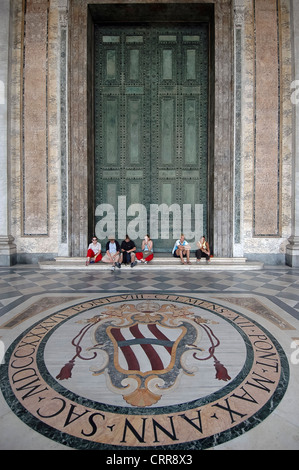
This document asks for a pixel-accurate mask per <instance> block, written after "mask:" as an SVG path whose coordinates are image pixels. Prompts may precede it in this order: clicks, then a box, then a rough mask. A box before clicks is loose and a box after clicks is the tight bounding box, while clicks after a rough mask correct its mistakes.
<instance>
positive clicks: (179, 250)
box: [172, 233, 191, 264]
mask: <svg viewBox="0 0 299 470" xmlns="http://www.w3.org/2000/svg"><path fill="white" fill-rule="evenodd" d="M172 254H173V256H174V257H175V258H181V263H182V264H185V263H184V259H183V258H184V257H187V263H188V264H191V262H190V245H189V243H188V242H187V240H185V235H184V234H183V233H182V235H181V238H180V239H179V240H177V241H176V242H175V244H174V247H173V250H172Z"/></svg>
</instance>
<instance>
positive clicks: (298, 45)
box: [286, 0, 299, 267]
mask: <svg viewBox="0 0 299 470" xmlns="http://www.w3.org/2000/svg"><path fill="white" fill-rule="evenodd" d="M291 31H292V48H293V84H292V86H293V87H294V93H293V94H292V103H293V181H292V186H293V197H292V205H293V207H292V214H293V217H292V235H291V237H290V238H289V245H287V248H286V264H287V265H289V266H293V267H299V127H298V126H299V94H298V88H299V3H298V1H297V0H291Z"/></svg>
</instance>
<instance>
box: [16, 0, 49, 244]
mask: <svg viewBox="0 0 299 470" xmlns="http://www.w3.org/2000/svg"><path fill="white" fill-rule="evenodd" d="M24 34H25V39H24V67H23V84H24V85H23V139H22V140H23V210H24V212H23V234H24V235H34V236H35V235H47V233H48V123H47V116H48V114H47V84H48V66H47V63H48V62H47V60H48V2H47V1H40V2H39V3H36V2H35V1H33V0H27V2H26V15H25V31H24Z"/></svg>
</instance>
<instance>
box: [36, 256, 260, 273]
mask: <svg viewBox="0 0 299 470" xmlns="http://www.w3.org/2000/svg"><path fill="white" fill-rule="evenodd" d="M85 261H86V258H82V257H62V256H60V257H57V258H55V260H53V261H40V262H39V267H40V269H49V270H93V271H111V265H109V264H105V263H102V262H100V263H91V264H90V265H89V266H85ZM263 267H264V264H263V263H260V262H254V261H251V262H249V261H248V260H247V259H246V258H218V257H212V258H211V261H210V262H209V263H207V262H206V260H205V259H203V260H201V261H198V262H197V261H196V259H195V257H194V256H193V257H191V264H184V265H182V264H181V262H180V260H179V259H177V258H174V257H173V256H172V255H171V254H169V255H165V254H163V255H161V254H160V253H157V255H155V257H154V259H153V260H152V261H151V262H150V263H148V264H143V263H137V265H136V266H134V268H133V269H134V270H137V269H138V270H148V271H152V270H167V271H169V270H171V271H173V270H182V269H183V270H188V271H201V270H209V271H225V270H227V271H229V270H233V271H247V270H260V269H263ZM116 269H118V268H116ZM121 269H124V270H128V269H132V268H131V267H130V266H124V265H122V268H121Z"/></svg>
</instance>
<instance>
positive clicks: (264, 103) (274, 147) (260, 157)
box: [254, 0, 280, 236]
mask: <svg viewBox="0 0 299 470" xmlns="http://www.w3.org/2000/svg"><path fill="white" fill-rule="evenodd" d="M254 13H255V85H256V90H255V168H254V182H255V184H254V234H255V235H256V236H279V231H280V228H279V209H280V207H279V187H280V186H279V182H280V172H279V170H280V155H279V145H280V140H279V139H280V135H279V134H280V128H279V113H280V109H279V105H280V103H279V100H280V96H279V84H280V77H279V57H278V48H279V42H278V41H279V34H278V16H277V14H278V12H277V0H255V12H254Z"/></svg>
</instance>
